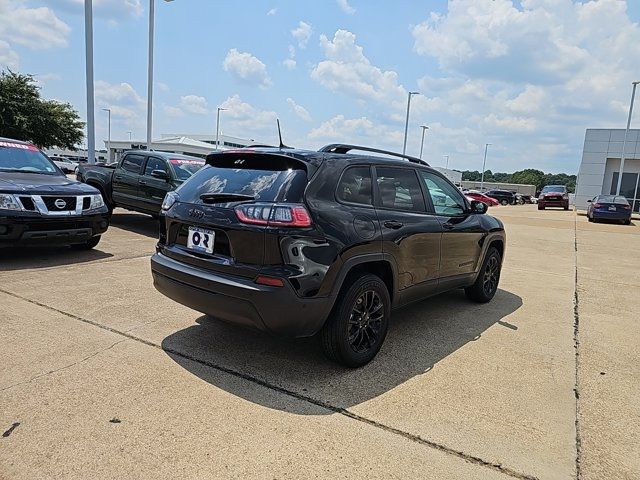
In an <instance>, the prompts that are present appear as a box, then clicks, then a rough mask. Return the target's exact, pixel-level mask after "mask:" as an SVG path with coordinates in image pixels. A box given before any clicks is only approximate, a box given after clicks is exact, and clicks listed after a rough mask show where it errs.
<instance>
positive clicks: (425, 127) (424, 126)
mask: <svg viewBox="0 0 640 480" xmlns="http://www.w3.org/2000/svg"><path fill="white" fill-rule="evenodd" d="M420 128H421V129H422V140H420V160H422V148H423V147H424V132H426V131H427V130H429V127H427V126H426V125H420Z"/></svg>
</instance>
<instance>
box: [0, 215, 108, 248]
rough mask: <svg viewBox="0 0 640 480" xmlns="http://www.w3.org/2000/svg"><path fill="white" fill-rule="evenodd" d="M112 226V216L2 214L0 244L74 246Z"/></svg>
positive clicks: (0, 216)
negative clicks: (110, 224)
mask: <svg viewBox="0 0 640 480" xmlns="http://www.w3.org/2000/svg"><path fill="white" fill-rule="evenodd" d="M107 228H109V215H108V213H106V209H105V212H104V213H96V214H93V215H83V216H78V217H66V216H65V217H58V218H55V217H45V216H41V215H38V216H34V215H15V216H14V215H11V216H5V215H0V247H12V246H45V245H73V244H79V243H85V242H86V241H88V240H89V239H90V238H91V237H94V236H96V235H101V234H102V233H104V232H106V231H107Z"/></svg>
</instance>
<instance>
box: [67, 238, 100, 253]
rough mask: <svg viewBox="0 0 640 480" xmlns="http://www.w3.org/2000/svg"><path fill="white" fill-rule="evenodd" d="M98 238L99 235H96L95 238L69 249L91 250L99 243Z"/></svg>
mask: <svg viewBox="0 0 640 480" xmlns="http://www.w3.org/2000/svg"><path fill="white" fill-rule="evenodd" d="M100 238H101V237H100V235H96V236H95V237H91V238H90V239H89V240H87V241H86V242H85V243H76V244H75V245H71V248H73V249H74V250H91V249H92V248H94V247H96V246H97V245H98V243H100Z"/></svg>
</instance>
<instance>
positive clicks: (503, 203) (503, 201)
mask: <svg viewBox="0 0 640 480" xmlns="http://www.w3.org/2000/svg"><path fill="white" fill-rule="evenodd" d="M500 204H501V205H509V202H508V201H507V200H500Z"/></svg>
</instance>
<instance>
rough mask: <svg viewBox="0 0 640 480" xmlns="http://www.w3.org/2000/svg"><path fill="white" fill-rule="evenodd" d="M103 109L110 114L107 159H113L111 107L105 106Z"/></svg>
mask: <svg viewBox="0 0 640 480" xmlns="http://www.w3.org/2000/svg"><path fill="white" fill-rule="evenodd" d="M102 110H103V111H105V112H107V113H108V114H109V127H108V130H107V132H108V133H107V161H110V160H111V109H110V108H103V109H102Z"/></svg>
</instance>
